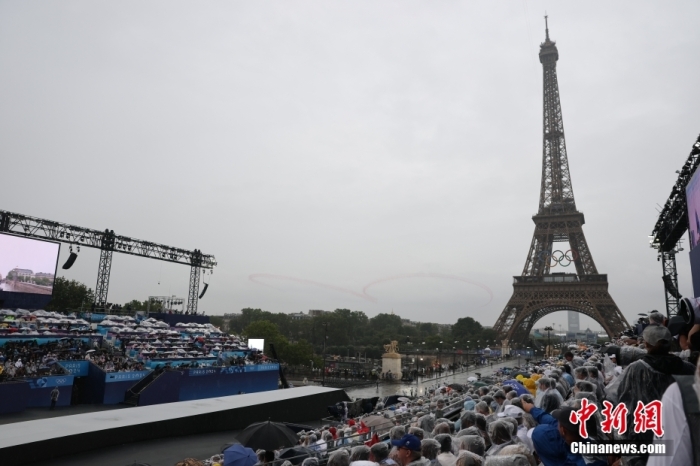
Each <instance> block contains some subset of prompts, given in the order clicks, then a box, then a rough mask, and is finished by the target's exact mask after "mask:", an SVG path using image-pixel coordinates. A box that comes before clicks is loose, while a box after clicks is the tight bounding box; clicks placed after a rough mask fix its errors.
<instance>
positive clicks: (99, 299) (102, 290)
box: [95, 230, 114, 309]
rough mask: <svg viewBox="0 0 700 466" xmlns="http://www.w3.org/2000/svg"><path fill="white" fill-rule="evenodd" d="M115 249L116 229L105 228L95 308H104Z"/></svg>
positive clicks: (96, 286)
mask: <svg viewBox="0 0 700 466" xmlns="http://www.w3.org/2000/svg"><path fill="white" fill-rule="evenodd" d="M113 251H114V230H112V231H110V230H105V233H104V235H103V236H102V241H101V244H100V263H99V265H98V267H97V284H96V285H95V308H98V309H100V308H104V307H105V305H106V304H107V292H108V291H109V274H110V273H111V271H112V252H113Z"/></svg>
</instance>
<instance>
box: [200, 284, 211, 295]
mask: <svg viewBox="0 0 700 466" xmlns="http://www.w3.org/2000/svg"><path fill="white" fill-rule="evenodd" d="M207 288H209V283H205V284H204V288H203V289H202V292H201V293H199V299H202V296H204V293H206V292H207Z"/></svg>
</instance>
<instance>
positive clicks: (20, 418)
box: [0, 405, 131, 425]
mask: <svg viewBox="0 0 700 466" xmlns="http://www.w3.org/2000/svg"><path fill="white" fill-rule="evenodd" d="M125 408H131V406H127V405H75V406H65V407H58V408H56V409H54V410H53V411H52V410H50V409H49V408H29V409H26V410H24V411H22V412H21V413H12V414H3V415H1V416H0V425H1V424H12V423H13V422H24V421H33V420H35V419H49V418H52V417H59V416H70V415H73V414H83V413H94V412H97V411H109V410H112V409H125Z"/></svg>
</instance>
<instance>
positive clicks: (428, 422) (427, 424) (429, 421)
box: [418, 414, 435, 432]
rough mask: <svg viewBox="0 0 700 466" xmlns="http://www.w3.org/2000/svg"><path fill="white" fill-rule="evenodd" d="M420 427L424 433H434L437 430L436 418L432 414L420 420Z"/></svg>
mask: <svg viewBox="0 0 700 466" xmlns="http://www.w3.org/2000/svg"><path fill="white" fill-rule="evenodd" d="M418 427H420V428H421V429H423V431H424V432H432V431H433V429H434V428H435V418H434V417H433V416H431V415H430V414H426V415H425V416H423V417H421V418H419V419H418Z"/></svg>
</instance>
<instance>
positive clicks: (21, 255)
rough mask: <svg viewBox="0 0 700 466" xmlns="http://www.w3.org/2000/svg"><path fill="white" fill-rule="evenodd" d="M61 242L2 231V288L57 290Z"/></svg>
mask: <svg viewBox="0 0 700 466" xmlns="http://www.w3.org/2000/svg"><path fill="white" fill-rule="evenodd" d="M59 250H60V244H58V243H51V242H49V241H41V240H36V239H29V238H22V237H19V236H12V235H5V234H0V291H6V292H9V293H33V294H43V295H51V294H53V282H54V279H55V278H56V266H57V264H58V252H59Z"/></svg>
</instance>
